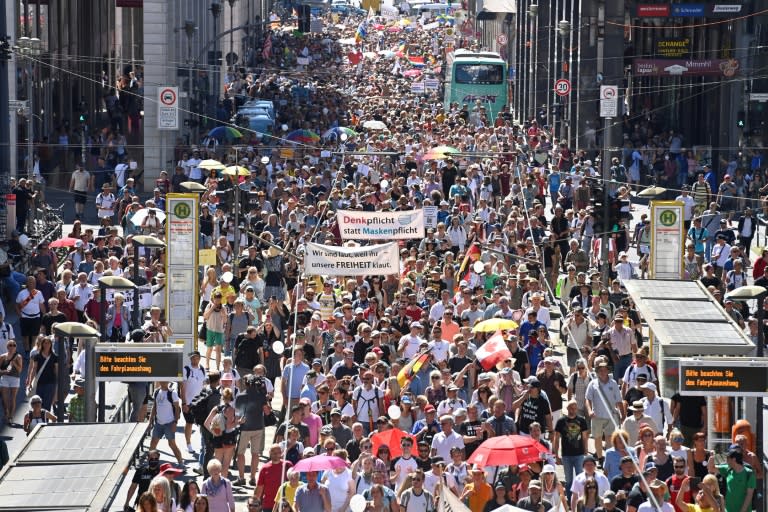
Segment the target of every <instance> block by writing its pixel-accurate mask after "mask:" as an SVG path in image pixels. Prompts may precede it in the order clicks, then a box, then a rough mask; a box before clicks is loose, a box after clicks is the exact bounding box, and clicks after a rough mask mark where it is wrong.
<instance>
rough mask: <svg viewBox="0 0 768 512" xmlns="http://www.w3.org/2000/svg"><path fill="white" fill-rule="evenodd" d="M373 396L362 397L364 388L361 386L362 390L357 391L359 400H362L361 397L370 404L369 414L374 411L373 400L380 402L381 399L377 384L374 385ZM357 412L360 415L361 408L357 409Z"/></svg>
mask: <svg viewBox="0 0 768 512" xmlns="http://www.w3.org/2000/svg"><path fill="white" fill-rule="evenodd" d="M373 389H374V391H373V398H362V397H363V388H360V391H359V392H358V393H357V400H360V399H361V398H362V399H363V400H364V401H365V402H366V403H367V404H368V415H369V416H370V415H371V414H372V413H373V407H372V406H371V402H373V403H378V401H379V388H378V387H376V386H373ZM355 414H357V415H358V417H359V415H360V410H357V411H355Z"/></svg>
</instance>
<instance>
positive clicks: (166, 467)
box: [160, 462, 184, 476]
mask: <svg viewBox="0 0 768 512" xmlns="http://www.w3.org/2000/svg"><path fill="white" fill-rule="evenodd" d="M160 474H161V475H163V476H165V475H183V474H184V471H182V470H180V469H178V468H175V467H173V466H172V465H171V464H170V463H169V462H166V463H165V464H163V465H161V466H160Z"/></svg>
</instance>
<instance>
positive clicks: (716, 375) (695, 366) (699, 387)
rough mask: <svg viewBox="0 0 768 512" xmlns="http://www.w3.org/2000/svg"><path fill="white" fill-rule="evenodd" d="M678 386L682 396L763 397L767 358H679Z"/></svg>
mask: <svg viewBox="0 0 768 512" xmlns="http://www.w3.org/2000/svg"><path fill="white" fill-rule="evenodd" d="M678 389H679V390H680V394H681V395H685V396H716V395H728V396H765V395H766V393H768V360H766V359H753V360H740V359H734V358H727V357H724V358H718V359H681V360H680V386H679V388H678Z"/></svg>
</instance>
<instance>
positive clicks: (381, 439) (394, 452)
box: [371, 428, 416, 459]
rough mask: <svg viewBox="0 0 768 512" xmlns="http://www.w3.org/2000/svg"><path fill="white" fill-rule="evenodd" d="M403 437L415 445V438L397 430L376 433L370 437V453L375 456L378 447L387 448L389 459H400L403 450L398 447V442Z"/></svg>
mask: <svg viewBox="0 0 768 512" xmlns="http://www.w3.org/2000/svg"><path fill="white" fill-rule="evenodd" d="M404 437H408V438H410V439H411V440H412V441H413V444H414V445H416V438H415V437H414V436H412V435H411V434H406V433H405V432H403V431H402V430H400V429H399V428H391V429H389V430H385V431H384V432H376V433H375V434H373V435H372V436H371V447H372V451H371V453H373V454H374V455H375V454H376V452H377V451H378V449H379V446H388V447H389V457H390V459H394V458H395V457H400V456H401V455H402V454H403V449H402V448H401V447H400V440H401V439H403V438H404Z"/></svg>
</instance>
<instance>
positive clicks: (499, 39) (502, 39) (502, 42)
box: [496, 34, 507, 46]
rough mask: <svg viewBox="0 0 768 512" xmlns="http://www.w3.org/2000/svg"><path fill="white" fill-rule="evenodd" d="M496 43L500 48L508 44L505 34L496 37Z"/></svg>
mask: <svg viewBox="0 0 768 512" xmlns="http://www.w3.org/2000/svg"><path fill="white" fill-rule="evenodd" d="M496 43H498V45H499V46H504V45H506V44H507V36H505V35H504V34H499V35H497V36H496Z"/></svg>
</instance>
